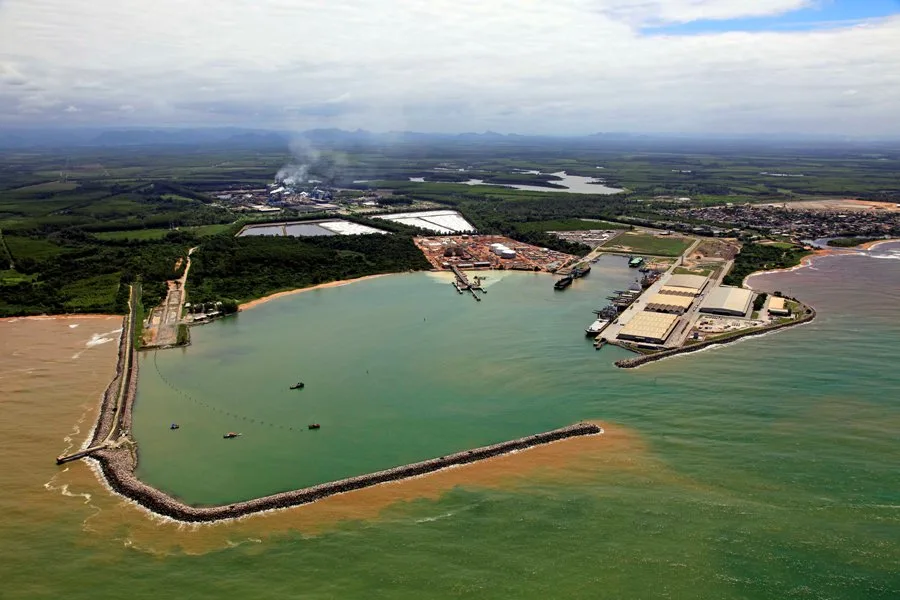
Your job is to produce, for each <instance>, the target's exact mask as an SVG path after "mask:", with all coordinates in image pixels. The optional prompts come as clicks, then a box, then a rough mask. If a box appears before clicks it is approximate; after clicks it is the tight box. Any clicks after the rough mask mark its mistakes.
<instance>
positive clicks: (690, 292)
mask: <svg viewBox="0 0 900 600" xmlns="http://www.w3.org/2000/svg"><path fill="white" fill-rule="evenodd" d="M707 281H709V277H706V276H704V275H672V276H671V277H669V279H668V280H666V283H665V285H663V288H662V289H661V290H660V292H662V293H663V294H672V295H673V296H699V295H700V292H702V291H703V288H705V287H706V282H707Z"/></svg>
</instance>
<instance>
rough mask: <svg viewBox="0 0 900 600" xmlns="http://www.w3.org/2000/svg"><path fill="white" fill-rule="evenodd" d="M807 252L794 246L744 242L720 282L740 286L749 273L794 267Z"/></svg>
mask: <svg viewBox="0 0 900 600" xmlns="http://www.w3.org/2000/svg"><path fill="white" fill-rule="evenodd" d="M808 254H809V252H807V251H805V250H803V249H802V248H798V247H794V246H790V247H784V246H782V245H765V244H745V245H744V247H743V248H741V252H740V254H738V255H737V256H736V257H735V259H734V267H733V268H732V269H731V272H730V273H728V275H727V276H726V277H725V279H724V281H723V282H722V283H723V284H724V285H735V286H741V285H743V283H744V279H745V278H746V277H747V276H748V275H750V274H751V273H754V272H756V271H768V270H770V269H788V268H790V267H795V266H797V265H799V264H800V261H801V260H803V257H804V256H806V255H808Z"/></svg>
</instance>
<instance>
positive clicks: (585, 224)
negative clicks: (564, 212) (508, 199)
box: [516, 219, 632, 232]
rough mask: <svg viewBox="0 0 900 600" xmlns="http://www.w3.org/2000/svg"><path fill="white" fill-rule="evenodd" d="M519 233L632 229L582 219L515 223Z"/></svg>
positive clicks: (627, 226) (625, 226)
mask: <svg viewBox="0 0 900 600" xmlns="http://www.w3.org/2000/svg"><path fill="white" fill-rule="evenodd" d="M516 229H518V230H519V231H521V232H531V231H588V230H591V229H632V227H631V226H630V225H623V224H621V223H608V222H606V221H586V220H584V219H559V220H556V221H528V222H526V223H516Z"/></svg>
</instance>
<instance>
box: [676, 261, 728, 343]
mask: <svg viewBox="0 0 900 600" xmlns="http://www.w3.org/2000/svg"><path fill="white" fill-rule="evenodd" d="M733 264H734V261H733V260H729V261H728V262H726V263H725V267H724V268H723V269H722V270H720V271H719V274H718V275H717V276H716V277H715V278H714V279H713V280H711V281H710V282H709V283H708V284H707V285H706V288H705V289H704V291H703V293H702V294H701V295H700V296H699V297H697V299H696V300H694V303H693V304H691V307H690V308H689V309H688V310H687V311H686V312H685V313H684V316H682V317H681V321H680V323H679V324H678V326H677V327H676V328H675V331H673V332H672V335H671V336H669V339H668V340H667V341H666V344H665V346H666V348H677V347H679V346H683V345H684V343H685V342H686V341H687V338H688V334H690V332H691V330H692V329H693V328H694V325H695V324H696V323H697V320H698V319H699V318H700V305H701V304H703V301H704V300H705V299H706V296H708V295H709V293H710V292H711V291H712V290H713V289H715V288H716V287H718V286H719V285H720V284H721V283H722V279H724V278H725V274H726V273H728V271H730V270H731V267H732V265H733Z"/></svg>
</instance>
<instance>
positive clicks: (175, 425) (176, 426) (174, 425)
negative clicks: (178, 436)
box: [169, 423, 181, 429]
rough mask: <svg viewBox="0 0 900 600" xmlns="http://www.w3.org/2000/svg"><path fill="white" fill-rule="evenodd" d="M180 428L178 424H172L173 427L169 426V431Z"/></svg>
mask: <svg viewBox="0 0 900 600" xmlns="http://www.w3.org/2000/svg"><path fill="white" fill-rule="evenodd" d="M180 427H181V426H180V425H179V424H178V423H172V424H171V425H169V429H178V428H180Z"/></svg>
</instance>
